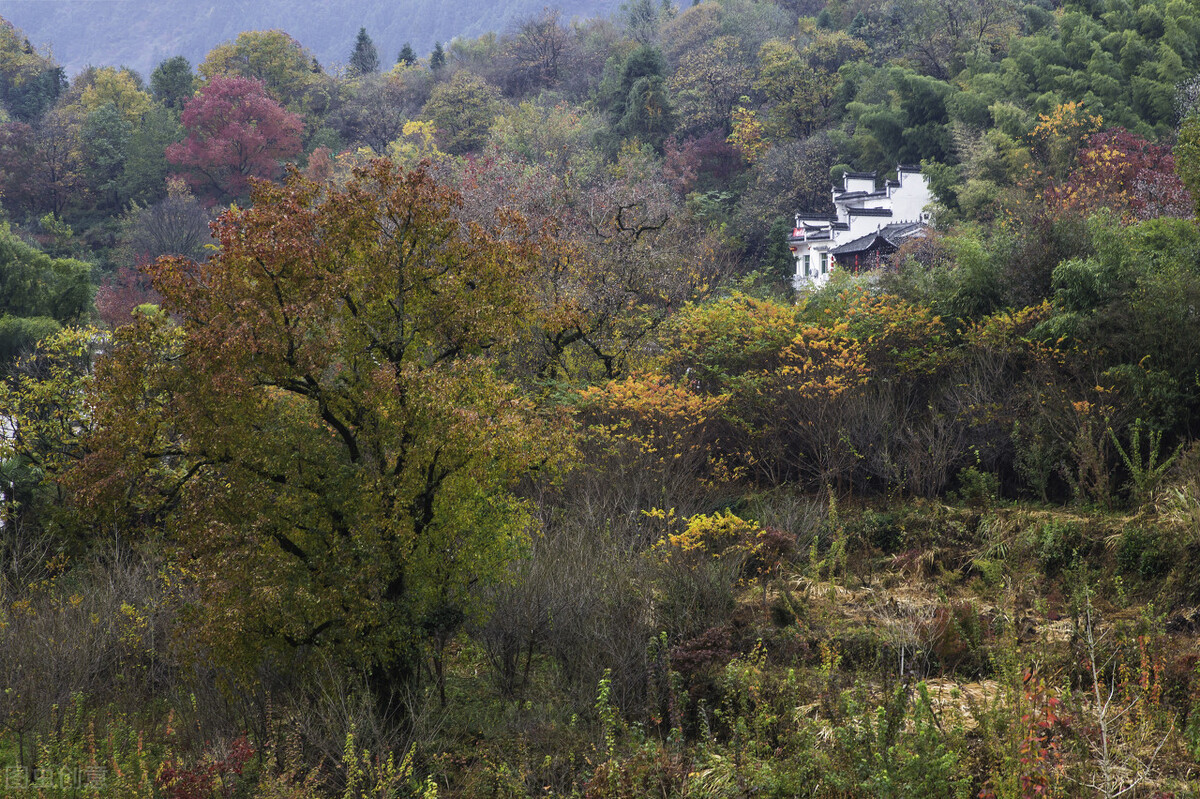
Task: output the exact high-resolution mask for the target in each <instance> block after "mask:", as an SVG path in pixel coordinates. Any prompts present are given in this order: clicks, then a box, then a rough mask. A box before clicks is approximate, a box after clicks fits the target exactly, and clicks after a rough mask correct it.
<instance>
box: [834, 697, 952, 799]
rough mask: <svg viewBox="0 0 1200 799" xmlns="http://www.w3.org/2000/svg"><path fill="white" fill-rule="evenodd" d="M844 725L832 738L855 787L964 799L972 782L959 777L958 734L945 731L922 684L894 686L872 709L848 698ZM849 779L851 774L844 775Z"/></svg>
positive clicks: (874, 793) (876, 792)
mask: <svg viewBox="0 0 1200 799" xmlns="http://www.w3.org/2000/svg"><path fill="white" fill-rule="evenodd" d="M843 701H844V702H846V705H847V706H846V710H845V713H846V719H847V724H846V725H845V726H844V727H841V728H839V729H838V730H837V731H836V732H835V735H836V736H837V741H838V744H839V746H840V748H841V752H840V753H839V755H840V758H839V759H840V760H841V761H842V762H843V763H845V764H846V766H848V770H850V773H851V774H852V775H853V777H852V779H854V780H855V783H854V784H855V787H857V788H858V789H859V790H861V791H863V792H865V793H866V794H867V795H870V796H880V797H895V798H896V799H899V797H906V796H928V797H941V798H942V799H966V798H967V797H968V796H970V795H971V780H970V778H969V777H967V776H966V775H965V774H963V773H962V766H961V764H960V761H961V759H962V755H961V754H960V751H959V749H960V747H962V746H963V741H962V730H960V729H958V730H956V729H951V730H945V729H943V727H942V725H941V724H940V723H939V721H938V719H937V717H936V715H935V714H934V711H933V707H932V704H931V701H930V698H929V691H928V689H927V688H926V686H925V684H924V683H917V685H916V688H915V690H913V691H911V693H910V691H909V690H907V689H905V688H904V687H903V686H900V687H897V688H896V689H895V691H894V692H893V693H892V694H891V695H890V696H889V697H887V701H886V702H885V703H883V704H881V705H879V706H877V707H874V708H872V707H870V706H869V705H864V704H863V699H862V698H861V697H856V696H854V695H852V694H851V695H847V696H844V697H843ZM846 776H850V775H846Z"/></svg>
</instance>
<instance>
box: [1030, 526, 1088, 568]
mask: <svg viewBox="0 0 1200 799" xmlns="http://www.w3.org/2000/svg"><path fill="white" fill-rule="evenodd" d="M1031 532H1032V536H1031V543H1032V545H1033V553H1034V555H1035V557H1036V558H1037V561H1038V565H1039V566H1040V567H1041V569H1042V571H1043V572H1045V573H1046V574H1051V575H1053V574H1057V573H1058V572H1060V571H1062V570H1063V569H1065V568H1066V567H1068V566H1070V565H1071V564H1072V563H1074V562H1075V560H1076V559H1077V558H1078V557H1079V556H1080V554H1081V553H1080V549H1081V548H1082V547H1083V545H1084V541H1083V535H1082V534H1081V533H1080V530H1079V527H1078V526H1077V525H1076V524H1074V523H1073V522H1064V521H1060V520H1058V519H1049V520H1047V521H1044V522H1042V523H1041V524H1039V525H1037V526H1035V527H1033V528H1032V530H1031Z"/></svg>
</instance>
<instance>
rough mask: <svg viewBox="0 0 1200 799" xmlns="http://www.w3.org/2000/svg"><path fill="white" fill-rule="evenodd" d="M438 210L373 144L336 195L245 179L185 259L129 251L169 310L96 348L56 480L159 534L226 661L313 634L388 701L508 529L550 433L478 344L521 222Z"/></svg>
mask: <svg viewBox="0 0 1200 799" xmlns="http://www.w3.org/2000/svg"><path fill="white" fill-rule="evenodd" d="M460 204H461V201H460V199H459V197H458V196H457V195H456V194H455V193H454V192H453V191H451V190H449V189H447V188H444V187H442V186H439V185H437V184H436V183H435V182H434V181H433V180H432V179H431V178H430V177H429V176H428V175H427V174H426V173H425V172H422V171H411V172H405V171H402V170H399V169H398V168H397V167H395V166H394V165H392V164H391V163H390V162H387V161H378V162H375V163H374V164H372V165H370V166H369V167H368V168H366V169H363V170H359V171H357V172H356V173H355V174H354V176H353V178H352V179H351V180H350V181H349V183H348V184H347V185H346V186H345V188H343V189H331V188H326V187H322V186H320V185H318V184H315V183H313V182H310V181H308V180H307V179H305V178H303V177H301V176H300V175H299V174H297V173H292V174H291V175H290V176H289V177H288V179H287V181H286V183H285V184H284V185H282V186H278V185H274V184H268V183H258V184H256V188H255V191H254V195H253V206H252V207H251V208H248V209H240V208H236V209H232V210H230V211H228V212H226V213H225V215H224V216H222V217H221V219H220V220H219V222H218V223H217V224H216V226H215V228H214V230H215V232H216V235H217V239H218V242H219V249H218V250H217V251H216V252H215V253H214V254H213V256H212V257H211V258H210V259H209V260H208V261H207V262H205V263H197V262H194V261H191V260H187V259H182V258H164V259H161V260H160V261H159V262H158V263H157V264H156V265H155V266H153V267H151V268H150V270H149V271H150V273H151V274H152V276H153V280H154V287H155V288H156V289H157V290H158V291H159V292H160V293H161V295H162V297H163V307H164V309H165V310H166V311H169V315H168V314H142V315H139V316H137V317H135V320H134V322H133V324H131V325H129V326H127V327H125V328H123V329H121V330H119V331H117V333H116V334H115V336H114V341H113V344H112V346H111V349H110V352H109V353H108V354H107V357H106V358H104V359H103V361H102V363H101V364H100V365H99V366H98V369H97V376H96V380H95V391H96V396H95V397H94V407H95V412H94V417H93V419H94V424H95V426H96V428H97V433H96V434H95V436H94V437H93V438H92V439H91V441H90V442H89V446H90V448H91V450H92V455H91V456H89V457H88V458H87V459H85V460H84V461H83V464H82V466H81V467H80V468H79V470H78V471H77V472H76V473H75V474H74V475H73V477H72V480H73V482H74V483H75V484H76V485H78V486H80V487H81V490H82V491H83V492H84V494H85V497H86V498H87V499H88V500H89V501H90V502H91V503H92V506H93V507H96V508H105V509H111V508H113V507H116V506H119V505H120V504H121V503H126V504H127V505H129V507H128V513H127V514H126V516H127V518H130V519H142V520H147V519H149V520H154V521H159V522H162V523H164V524H165V529H167V530H168V531H170V533H171V534H172V535H173V536H175V537H177V540H178V541H179V543H180V544H181V546H182V550H183V551H184V552H186V553H187V554H188V556H189V557H190V558H191V563H192V567H193V568H194V569H195V570H196V573H197V575H198V576H199V577H200V582H201V584H202V585H203V590H204V598H203V602H202V608H203V613H202V614H201V615H200V616H199V617H198V621H197V623H198V629H199V631H200V633H201V635H199V636H198V638H197V640H202V641H205V642H207V643H208V644H209V645H210V646H211V647H212V648H213V649H215V650H216V651H217V652H218V653H219V654H223V655H224V656H225V658H226V662H228V663H232V664H240V665H244V666H248V667H252V666H254V665H256V664H257V663H259V662H261V661H260V658H270V657H271V656H272V655H275V656H279V657H284V658H287V659H288V660H289V661H292V659H293V658H295V657H297V656H302V655H303V654H304V653H311V652H314V651H322V652H325V653H327V655H328V656H329V658H330V659H331V662H335V663H339V664H341V665H343V666H346V667H349V668H354V669H356V670H358V671H360V672H362V673H365V674H367V675H368V678H369V683H370V685H371V686H372V690H373V691H374V694H375V698H376V699H377V700H378V701H379V702H380V706H381V707H384V708H394V705H393V703H392V700H393V699H394V692H395V691H399V690H403V689H404V688H405V687H406V686H407V685H409V684H410V681H411V680H412V679H413V678H414V676H415V675H416V674H417V673H418V669H417V666H418V664H419V657H420V656H421V652H422V651H423V650H422V647H423V645H424V642H425V641H427V640H430V639H431V638H436V637H438V636H439V635H443V636H444V634H445V633H446V632H447V630H448V629H452V628H453V626H454V625H456V624H457V623H458V622H459V621H461V620H462V619H463V618H464V617H465V616H467V615H469V614H470V612H471V608H472V604H471V599H470V597H471V590H470V587H471V586H472V585H473V584H475V583H477V582H483V583H486V582H487V581H489V580H490V579H492V578H495V577H496V576H497V575H498V574H499V573H500V570H501V569H502V568H503V566H504V564H505V562H506V561H507V560H508V558H510V557H511V556H513V555H515V554H516V553H517V552H519V550H520V548H521V547H522V545H523V542H524V540H525V537H526V534H527V532H528V529H529V526H530V524H531V521H530V518H529V515H528V514H527V512H526V508H525V506H524V504H523V503H522V502H521V501H520V500H519V499H518V498H517V497H516V496H515V495H514V494H513V493H512V488H513V485H514V481H515V480H517V479H518V478H519V477H520V476H522V475H524V474H525V473H527V472H528V470H529V469H530V468H533V467H534V466H536V465H538V464H541V463H543V462H545V461H546V460H547V459H548V458H549V457H550V453H551V452H552V450H554V449H557V448H558V447H557V445H556V443H555V434H554V433H553V432H552V430H553V429H561V427H562V426H561V425H550V424H548V423H547V422H546V421H544V420H543V419H542V417H541V415H540V413H539V411H538V409H536V408H535V407H534V406H533V405H532V404H531V403H530V402H529V401H528V400H527V399H526V398H525V397H524V396H523V394H522V393H521V392H520V391H519V390H518V389H517V388H516V387H515V386H514V385H512V384H511V383H510V382H508V381H506V380H505V379H504V377H503V376H502V372H501V371H500V367H499V364H500V363H501V361H502V359H501V358H498V357H497V353H499V352H500V351H502V350H503V349H504V348H505V346H506V344H507V342H509V341H510V340H511V339H512V338H513V337H514V336H515V335H516V334H517V333H518V332H519V331H520V330H521V329H522V328H523V327H524V326H525V325H527V324H528V319H527V318H526V310H525V305H526V303H525V302H524V297H525V295H526V284H525V280H526V278H527V276H528V275H529V274H530V273H531V271H532V269H533V264H534V259H533V256H534V253H532V252H530V251H528V249H527V246H526V245H524V244H519V243H515V242H520V241H524V240H525V239H526V238H527V237H526V236H524V235H523V230H522V225H523V223H522V221H521V220H519V219H516V218H513V217H511V216H505V215H503V214H494V215H492V216H491V218H489V219H486V220H480V219H475V220H472V221H470V222H467V221H463V220H462V216H461V214H459V210H458V209H459V207H460ZM173 319H174V320H177V321H172V320H173ZM171 331H176V332H171ZM106 512H107V511H106ZM292 662H295V661H292Z"/></svg>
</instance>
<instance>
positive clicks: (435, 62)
mask: <svg viewBox="0 0 1200 799" xmlns="http://www.w3.org/2000/svg"><path fill="white" fill-rule="evenodd" d="M444 66H446V51H445V50H443V49H442V43H441V42H434V43H433V54H432V55H430V56H429V68H430V69H432V70H434V71H437V70H439V69H441V68H442V67H444Z"/></svg>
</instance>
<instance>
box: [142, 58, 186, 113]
mask: <svg viewBox="0 0 1200 799" xmlns="http://www.w3.org/2000/svg"><path fill="white" fill-rule="evenodd" d="M150 90H151V92H153V93H154V99H155V100H157V101H158V102H160V103H162V104H163V105H164V106H166V107H167V108H170V109H172V110H174V111H177V112H182V111H183V107H184V106H185V105H186V104H187V101H188V100H190V99H192V95H193V94H194V93H195V90H196V78H195V76H194V75H193V74H192V65H191V63H189V62H188V60H187V59H186V58H184V57H183V56H181V55H177V56H174V57H173V58H168V59H166V60H165V61H163V62H162V63H161V64H159V65H158V66H157V67H155V68H154V71H153V72H151V73H150Z"/></svg>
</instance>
